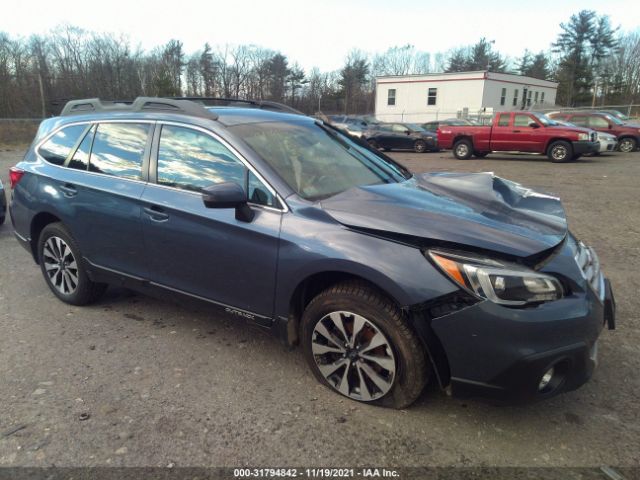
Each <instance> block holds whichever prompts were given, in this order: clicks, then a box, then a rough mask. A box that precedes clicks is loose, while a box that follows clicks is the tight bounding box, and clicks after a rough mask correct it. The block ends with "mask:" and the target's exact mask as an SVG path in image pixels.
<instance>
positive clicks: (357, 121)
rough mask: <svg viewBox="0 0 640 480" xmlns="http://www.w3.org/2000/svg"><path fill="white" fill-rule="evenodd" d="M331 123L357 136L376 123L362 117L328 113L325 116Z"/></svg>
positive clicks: (362, 135)
mask: <svg viewBox="0 0 640 480" xmlns="http://www.w3.org/2000/svg"><path fill="white" fill-rule="evenodd" d="M327 118H328V119H329V122H330V123H331V125H333V126H334V127H336V128H339V129H340V130H342V131H344V132H346V133H348V134H349V135H351V136H353V137H357V138H362V137H364V136H365V132H366V131H367V130H368V129H369V128H370V127H371V126H372V125H376V124H377V122H375V120H371V119H369V118H364V117H359V116H358V117H353V116H348V115H330V116H329V117H327Z"/></svg>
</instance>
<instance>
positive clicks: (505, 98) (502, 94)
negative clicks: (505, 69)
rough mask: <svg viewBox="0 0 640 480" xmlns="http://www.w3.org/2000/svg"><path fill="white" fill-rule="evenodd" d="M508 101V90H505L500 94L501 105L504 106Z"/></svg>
mask: <svg viewBox="0 0 640 480" xmlns="http://www.w3.org/2000/svg"><path fill="white" fill-rule="evenodd" d="M506 100H507V89H506V88H503V89H502V93H501V94H500V105H504V103H505V101H506Z"/></svg>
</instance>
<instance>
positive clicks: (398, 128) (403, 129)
mask: <svg viewBox="0 0 640 480" xmlns="http://www.w3.org/2000/svg"><path fill="white" fill-rule="evenodd" d="M393 131H394V132H396V133H406V132H407V131H408V129H407V127H405V126H404V125H400V124H398V123H395V124H394V125H393Z"/></svg>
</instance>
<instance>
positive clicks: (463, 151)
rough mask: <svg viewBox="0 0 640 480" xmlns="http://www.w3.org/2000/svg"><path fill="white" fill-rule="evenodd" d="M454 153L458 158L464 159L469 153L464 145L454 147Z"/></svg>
mask: <svg viewBox="0 0 640 480" xmlns="http://www.w3.org/2000/svg"><path fill="white" fill-rule="evenodd" d="M456 153H457V154H458V156H459V157H464V156H466V155H467V154H468V153H469V147H468V146H467V144H466V143H461V144H460V145H458V146H457V147H456Z"/></svg>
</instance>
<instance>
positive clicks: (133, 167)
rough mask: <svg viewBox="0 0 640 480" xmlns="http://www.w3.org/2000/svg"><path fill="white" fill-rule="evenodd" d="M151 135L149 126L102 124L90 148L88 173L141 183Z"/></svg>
mask: <svg viewBox="0 0 640 480" xmlns="http://www.w3.org/2000/svg"><path fill="white" fill-rule="evenodd" d="M148 135H149V125H147V124H136V123H101V124H100V125H98V129H97V130H96V134H95V138H94V140H93V148H92V149H91V159H90V161H89V170H91V171H92V172H96V173H103V174H106V175H113V176H116V177H122V178H131V179H134V180H139V179H141V178H142V160H143V158H144V150H145V146H146V144H147V137H148Z"/></svg>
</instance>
